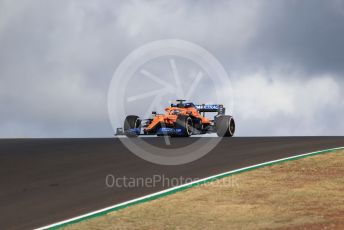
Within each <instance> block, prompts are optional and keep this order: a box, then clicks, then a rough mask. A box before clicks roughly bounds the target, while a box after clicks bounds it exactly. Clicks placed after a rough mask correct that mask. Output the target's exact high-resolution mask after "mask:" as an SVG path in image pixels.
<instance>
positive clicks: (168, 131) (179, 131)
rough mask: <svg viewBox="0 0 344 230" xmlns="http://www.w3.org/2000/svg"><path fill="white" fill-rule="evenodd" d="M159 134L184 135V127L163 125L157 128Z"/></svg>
mask: <svg viewBox="0 0 344 230" xmlns="http://www.w3.org/2000/svg"><path fill="white" fill-rule="evenodd" d="M156 133H157V135H172V134H174V135H182V134H183V129H176V128H169V127H163V128H160V129H158V130H157V132H156Z"/></svg>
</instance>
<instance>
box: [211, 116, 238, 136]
mask: <svg viewBox="0 0 344 230" xmlns="http://www.w3.org/2000/svg"><path fill="white" fill-rule="evenodd" d="M215 128H216V133H217V135H218V136H219V137H232V136H233V135H234V132H235V122H234V119H233V117H232V116H225V115H224V116H218V117H216V118H215Z"/></svg>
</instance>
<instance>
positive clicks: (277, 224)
mask: <svg viewBox="0 0 344 230" xmlns="http://www.w3.org/2000/svg"><path fill="white" fill-rule="evenodd" d="M343 216H344V151H337V152H335V153H328V154H324V155H317V156H313V157H309V158H305V159H300V160H297V161H291V162H286V163H283V164H278V165H274V166H270V167H264V168H260V169H257V170H253V171H249V172H245V173H242V174H238V175H234V176H230V177H226V178H224V179H221V180H218V181H216V182H212V183H208V184H204V185H201V186H197V187H194V188H191V189H189V190H186V191H182V192H179V193H176V194H173V195H170V196H167V197H163V198H160V199H157V200H153V201H151V202H148V203H143V204H139V205H136V206H132V207H128V208H126V209H123V210H119V211H116V212H111V213H109V214H107V215H104V216H101V217H98V218H94V219H90V220H86V221H83V222H80V223H76V224H73V225H69V226H67V227H66V228H65V229H195V228H196V229H199V228H204V227H206V226H207V228H209V227H210V228H213V229H238V228H239V229H289V228H290V229H324V228H325V229H344V218H343Z"/></svg>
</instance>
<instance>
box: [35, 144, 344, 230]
mask: <svg viewBox="0 0 344 230" xmlns="http://www.w3.org/2000/svg"><path fill="white" fill-rule="evenodd" d="M340 149H344V147H337V148H331V149H324V150H319V151H314V152H309V153H303V154H299V155H294V156H291V157H285V158H280V159H277V160H272V161H267V162H263V163H259V164H255V165H251V166H246V167H243V168H239V169H235V170H231V171H228V172H223V173H219V174H216V175H213V176H209V177H206V178H203V179H199V180H196V181H192V182H189V183H186V184H182V185H179V186H176V187H172V188H169V189H165V190H161V191H159V192H155V193H151V194H148V195H145V196H141V197H138V198H135V199H132V200H128V201H125V202H122V203H119V204H116V205H112V206H109V207H106V208H103V209H99V210H96V211H93V212H89V213H86V214H83V215H80V216H76V217H73V218H70V219H67V220H63V221H60V222H56V223H53V224H50V225H46V226H43V227H39V228H36V229H35V230H43V229H49V228H53V227H57V226H59V225H62V224H67V223H69V222H72V221H75V220H78V219H82V218H85V217H88V216H92V215H95V214H98V213H101V212H104V211H108V210H110V209H113V208H117V207H120V206H124V205H127V204H130V203H134V202H137V201H140V200H144V199H147V198H150V197H153V196H157V195H160V194H163V193H167V192H171V191H173V190H177V189H179V188H183V187H187V186H190V185H194V184H197V183H200V182H203V181H207V180H211V179H213V178H217V177H220V176H223V175H226V174H232V173H235V172H238V171H243V170H246V169H250V168H255V167H259V166H263V165H268V164H271V163H276V162H280V161H285V160H290V159H293V158H298V157H302V156H307V155H312V154H315V153H321V152H327V151H335V150H340Z"/></svg>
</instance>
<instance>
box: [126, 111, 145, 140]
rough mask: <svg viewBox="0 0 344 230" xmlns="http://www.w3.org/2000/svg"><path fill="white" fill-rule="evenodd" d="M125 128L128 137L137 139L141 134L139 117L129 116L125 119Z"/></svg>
mask: <svg viewBox="0 0 344 230" xmlns="http://www.w3.org/2000/svg"><path fill="white" fill-rule="evenodd" d="M123 127H124V133H125V135H126V136H127V137H137V136H138V135H140V133H141V120H140V118H139V117H138V116H135V115H129V116H127V117H126V118H125V120H124V126H123Z"/></svg>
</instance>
